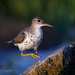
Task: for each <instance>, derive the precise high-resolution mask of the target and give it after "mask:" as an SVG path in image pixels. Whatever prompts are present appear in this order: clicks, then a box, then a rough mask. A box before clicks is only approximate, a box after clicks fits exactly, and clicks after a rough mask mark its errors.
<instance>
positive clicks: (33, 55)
mask: <svg viewBox="0 0 75 75" xmlns="http://www.w3.org/2000/svg"><path fill="white" fill-rule="evenodd" d="M29 55H30V56H32V57H34V58H35V59H36V58H40V56H37V55H36V54H33V53H30V54H23V51H21V56H29Z"/></svg>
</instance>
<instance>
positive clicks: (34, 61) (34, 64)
mask: <svg viewBox="0 0 75 75" xmlns="http://www.w3.org/2000/svg"><path fill="white" fill-rule="evenodd" d="M35 55H37V50H36V52H35ZM35 61H36V58H34V63H33V66H32V67H34V66H35Z"/></svg>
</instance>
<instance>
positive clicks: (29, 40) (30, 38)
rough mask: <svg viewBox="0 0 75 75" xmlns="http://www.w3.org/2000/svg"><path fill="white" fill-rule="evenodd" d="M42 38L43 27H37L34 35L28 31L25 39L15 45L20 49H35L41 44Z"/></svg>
mask: <svg viewBox="0 0 75 75" xmlns="http://www.w3.org/2000/svg"><path fill="white" fill-rule="evenodd" d="M42 38H43V36H42V29H41V28H39V29H36V31H35V32H34V35H32V34H31V33H30V34H28V33H27V32H26V37H25V39H24V41H23V42H22V43H20V44H19V43H17V44H15V45H16V46H18V48H19V50H20V51H24V50H26V49H34V50H35V49H37V47H38V46H39V44H40V42H41V39H42ZM38 41H40V42H39V43H38ZM34 42H35V43H34Z"/></svg>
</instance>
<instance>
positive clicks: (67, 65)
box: [21, 42, 75, 75]
mask: <svg viewBox="0 0 75 75" xmlns="http://www.w3.org/2000/svg"><path fill="white" fill-rule="evenodd" d="M74 58H75V42H73V43H71V44H70V45H68V46H66V47H62V48H60V49H58V50H56V51H55V52H53V53H52V54H51V55H49V56H48V57H46V58H45V59H43V60H41V61H39V62H38V63H36V65H35V67H34V68H32V67H30V68H28V69H27V70H26V71H24V73H22V74H21V75H74V74H75V71H74V70H75V67H74V64H75V61H74Z"/></svg>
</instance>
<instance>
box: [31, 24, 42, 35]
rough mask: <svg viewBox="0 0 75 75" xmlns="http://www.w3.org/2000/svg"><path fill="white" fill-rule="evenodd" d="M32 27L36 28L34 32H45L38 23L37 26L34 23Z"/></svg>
mask: <svg viewBox="0 0 75 75" xmlns="http://www.w3.org/2000/svg"><path fill="white" fill-rule="evenodd" d="M31 27H32V30H34V33H36V34H43V31H42V28H41V27H39V26H38V25H35V26H33V25H32V26H31Z"/></svg>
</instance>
